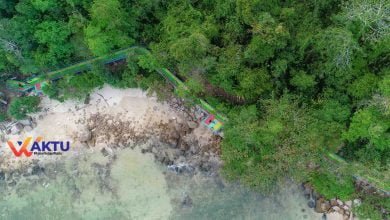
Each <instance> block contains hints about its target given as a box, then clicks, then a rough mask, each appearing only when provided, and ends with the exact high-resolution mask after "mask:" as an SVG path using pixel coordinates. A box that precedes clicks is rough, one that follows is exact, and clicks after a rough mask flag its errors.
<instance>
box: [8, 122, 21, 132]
mask: <svg viewBox="0 0 390 220" xmlns="http://www.w3.org/2000/svg"><path fill="white" fill-rule="evenodd" d="M22 129H23V125H22V124H20V123H16V124H14V125H13V126H12V127H11V134H19V133H20V132H21V130H22Z"/></svg>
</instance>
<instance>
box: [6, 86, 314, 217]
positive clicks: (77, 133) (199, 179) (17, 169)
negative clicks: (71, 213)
mask: <svg viewBox="0 0 390 220" xmlns="http://www.w3.org/2000/svg"><path fill="white" fill-rule="evenodd" d="M176 101H177V100H176ZM176 101H175V100H174V101H173V102H176ZM41 105H42V111H41V112H38V113H36V114H34V115H32V116H31V118H32V123H31V126H33V128H32V129H31V130H30V129H28V131H26V130H21V134H20V135H21V136H27V135H32V136H35V135H41V136H44V137H45V138H47V139H50V138H52V139H56V138H57V139H61V140H63V139H67V138H69V140H70V141H72V147H71V151H70V152H65V153H64V154H63V155H61V156H58V155H57V156H47V155H43V156H39V157H34V158H25V157H21V158H16V159H15V158H13V157H14V156H13V155H11V154H10V152H8V154H7V155H8V159H9V160H8V161H7V160H6V159H7V158H3V159H2V160H3V161H2V162H1V170H2V173H3V174H4V179H5V180H6V182H7V184H8V185H9V187H10V188H13V187H15V188H16V187H17V186H16V185H17V184H18V179H19V178H18V176H20V175H22V176H24V175H27V176H28V177H29V176H34V175H38V176H39V175H43V174H44V175H45V176H52V177H53V178H54V177H55V176H57V170H55V169H54V170H53V169H50V168H47V167H50V166H52V165H53V164H57V163H61V162H62V161H79V160H80V158H86V159H87V158H88V160H93V161H96V162H93V163H92V164H95V165H93V166H95V168H94V169H97V170H98V171H97V172H98V173H100V174H99V176H100V177H99V182H101V186H99V187H100V188H102V189H103V190H108V191H109V192H110V193H113V192H112V190H113V189H115V188H118V187H117V186H115V187H114V186H113V185H112V183H111V181H112V180H110V179H111V177H112V174H113V173H112V172H114V173H118V172H119V173H120V174H117V176H116V179H118V178H119V177H121V176H123V175H124V173H128V171H127V169H123V168H120V169H119V171H118V170H117V171H113V167H112V166H115V164H117V161H118V157H119V158H120V157H121V154H122V152H127V151H128V150H127V149H132V150H131V152H133V151H134V152H133V153H136V152H140V153H141V154H139V157H140V158H149V159H145V160H146V161H149V162H153V163H157V164H159V165H158V166H163V167H164V166H165V167H166V169H165V171H162V174H163V175H162V176H161V175H160V174H157V173H156V171H152V172H154V174H153V175H154V176H159V177H158V179H159V180H158V182H160V183H161V184H160V186H162V188H159V191H156V192H155V193H154V194H156V195H160V197H161V198H165V199H166V198H167V197H166V194H165V193H162V191H167V190H168V189H169V188H171V189H172V188H175V187H176V185H177V184H178V183H179V182H186V181H187V182H188V181H189V182H188V183H189V184H191V182H192V181H195V182H196V183H197V185H198V187H199V185H203V184H206V183H207V184H212V185H213V184H216V186H215V187H216V190H217V191H219V190H222V189H224V188H225V187H229V185H231V184H229V183H227V182H224V180H223V178H221V177H219V175H220V174H219V171H220V167H221V166H222V161H221V160H220V158H219V154H220V146H219V142H220V138H219V137H216V136H213V135H212V134H211V132H210V131H209V130H208V129H207V128H206V127H204V126H202V125H199V124H197V123H196V121H195V120H194V119H193V118H192V117H191V116H190V114H189V113H188V112H187V111H183V109H182V108H181V107H180V104H178V103H167V102H165V103H160V102H157V100H156V98H154V97H147V96H146V93H145V92H142V91H140V90H138V89H125V90H119V89H114V88H112V87H109V86H104V87H103V88H102V89H99V90H96V91H95V92H93V93H92V94H91V97H90V102H89V103H88V104H81V103H79V102H76V101H66V102H64V103H59V102H57V101H55V100H49V99H48V98H47V97H43V99H42V103H41ZM70 122H73V123H70ZM25 127H27V126H25ZM53 127H54V128H53ZM10 137H11V138H17V135H16V134H13V135H10ZM135 148H136V149H135ZM3 152H4V150H3ZM91 155H94V156H93V157H96V158H92V159H91V158H90V157H91ZM140 155H144V156H140ZM150 157H152V158H153V159H152V160H150ZM135 158H136V157H134V160H137V159H135ZM102 161H103V162H102ZM77 163H80V162H77ZM121 163H124V162H121ZM138 163H139V164H142V163H141V161H139V162H138ZM139 164H133V165H131V166H129V167H132V166H133V167H138V166H139ZM7 165H9V166H7ZM5 166H7V168H8V169H5ZM144 166H147V167H149V166H152V167H153V166H155V165H151V164H149V165H147V164H145V165H144ZM137 169H141V170H142V169H144V168H142V167H139V168H137ZM137 169H136V170H133V171H134V172H137ZM114 170H115V169H114ZM151 170H155V168H151ZM72 172H78V171H76V170H74V171H72ZM138 172H139V171H138ZM42 173H43V174H42ZM126 175H130V176H131V173H128V174H126ZM114 176H115V175H114ZM136 176H137V178H139V176H142V174H141V173H140V174H138V175H136ZM109 177H110V178H109ZM107 178H108V179H109V180H108V182H107V181H106V180H105V179H107ZM134 178H135V177H134ZM134 178H133V179H134ZM137 178H135V179H137ZM161 178H163V179H164V180H162V179H161ZM180 178H189V180H180ZM114 179H115V178H114ZM141 180H142V178H141ZM128 181H130V180H128ZM142 181H144V180H142ZM161 181H162V182H161ZM210 181H211V182H210ZM146 182H150V181H149V180H148V181H146ZM152 182H153V181H152ZM129 183H131V184H135V183H133V182H131V181H130V182H129ZM47 184H48V183H47V182H45V181H43V182H40V185H42V186H43V187H44V188H47V187H49V186H48V185H47ZM139 184H140V183H136V185H138V186H137V187H140V185H139ZM114 185H115V184H114ZM141 185H142V184H141ZM184 185H186V184H184ZM195 185H196V184H195ZM146 186H148V184H146ZM168 186H169V187H168ZM123 188H126V187H123V186H122V187H119V188H118V189H123ZM233 188H234V187H233ZM143 191H148V190H146V189H145V190H143ZM171 191H172V190H171ZM187 191H188V190H184V192H183V193H177V192H176V193H174V194H176V197H175V199H174V200H175V201H174V202H173V203H172V204H171V205H172V206H171V208H169V207H166V209H167V210H169V209H172V210H173V209H175V210H178V209H179V210H182V209H184V210H187V209H192V206H193V204H192V203H193V200H195V202H196V200H197V199H199V198H197V197H196V196H194V195H192V194H191V193H187ZM126 192H128V191H126ZM76 194H77V191H76ZM114 194H118V192H116V193H114ZM119 194H125V192H122V193H119ZM126 201H127V200H126ZM127 202H129V203H133V202H134V201H127ZM297 205H304V206H306V205H305V204H304V203H303V204H302V201H301V203H300V204H297ZM302 209H303V208H302ZM307 209H308V208H307ZM313 215H314V216H319V215H320V214H313Z"/></svg>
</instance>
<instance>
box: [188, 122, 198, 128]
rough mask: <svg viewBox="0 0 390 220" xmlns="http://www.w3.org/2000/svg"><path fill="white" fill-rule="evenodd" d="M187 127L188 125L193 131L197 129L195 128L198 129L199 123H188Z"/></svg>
mask: <svg viewBox="0 0 390 220" xmlns="http://www.w3.org/2000/svg"><path fill="white" fill-rule="evenodd" d="M187 125H188V127H189V128H191V129H195V128H197V127H198V123H196V122H194V121H188V122H187Z"/></svg>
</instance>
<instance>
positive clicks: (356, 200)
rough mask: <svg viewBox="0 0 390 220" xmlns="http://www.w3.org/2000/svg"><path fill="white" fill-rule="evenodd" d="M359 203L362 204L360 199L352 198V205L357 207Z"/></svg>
mask: <svg viewBox="0 0 390 220" xmlns="http://www.w3.org/2000/svg"><path fill="white" fill-rule="evenodd" d="M361 204H362V201H361V200H360V199H354V200H353V205H354V206H356V207H358V206H360V205H361Z"/></svg>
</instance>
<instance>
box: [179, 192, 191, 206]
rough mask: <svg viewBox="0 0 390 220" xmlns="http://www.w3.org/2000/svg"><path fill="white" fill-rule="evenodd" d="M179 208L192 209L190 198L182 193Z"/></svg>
mask: <svg viewBox="0 0 390 220" xmlns="http://www.w3.org/2000/svg"><path fill="white" fill-rule="evenodd" d="M181 206H182V207H183V208H190V207H192V199H191V197H190V196H189V195H188V194H187V193H184V196H183V199H182V201H181Z"/></svg>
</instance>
